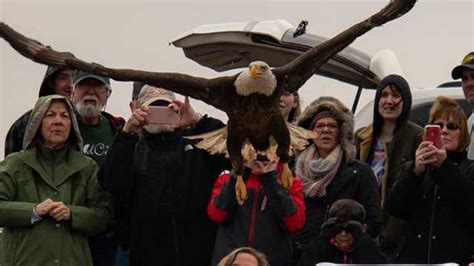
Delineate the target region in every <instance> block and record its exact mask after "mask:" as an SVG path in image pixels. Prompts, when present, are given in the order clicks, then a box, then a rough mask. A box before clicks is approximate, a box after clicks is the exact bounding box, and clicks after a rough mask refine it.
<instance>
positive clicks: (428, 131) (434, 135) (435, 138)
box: [424, 125, 442, 148]
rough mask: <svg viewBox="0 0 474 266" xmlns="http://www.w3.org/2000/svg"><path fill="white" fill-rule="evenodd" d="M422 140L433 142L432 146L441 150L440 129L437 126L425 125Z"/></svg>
mask: <svg viewBox="0 0 474 266" xmlns="http://www.w3.org/2000/svg"><path fill="white" fill-rule="evenodd" d="M424 139H425V141H431V142H433V145H435V146H436V147H438V148H441V146H442V145H441V127H440V126H438V125H426V126H425V137H424Z"/></svg>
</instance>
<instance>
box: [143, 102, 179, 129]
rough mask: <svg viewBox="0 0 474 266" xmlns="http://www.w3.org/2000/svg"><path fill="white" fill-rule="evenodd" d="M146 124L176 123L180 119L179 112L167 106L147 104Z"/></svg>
mask: <svg viewBox="0 0 474 266" xmlns="http://www.w3.org/2000/svg"><path fill="white" fill-rule="evenodd" d="M148 108H149V111H148V115H147V118H146V120H147V123H148V124H168V125H176V124H178V123H179V121H180V118H181V116H180V114H179V113H178V112H176V111H174V110H173V109H171V108H169V107H168V106H148Z"/></svg>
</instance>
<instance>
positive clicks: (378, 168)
mask: <svg viewBox="0 0 474 266" xmlns="http://www.w3.org/2000/svg"><path fill="white" fill-rule="evenodd" d="M370 167H371V168H372V171H374V174H375V178H376V179H377V183H378V184H379V186H380V184H381V183H382V178H383V176H384V174H385V143H384V142H383V141H382V140H380V139H377V143H376V144H375V147H374V158H373V159H372V162H371V163H370Z"/></svg>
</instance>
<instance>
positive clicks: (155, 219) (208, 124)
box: [99, 85, 228, 265]
mask: <svg viewBox="0 0 474 266" xmlns="http://www.w3.org/2000/svg"><path fill="white" fill-rule="evenodd" d="M136 103H137V108H136V109H135V110H134V112H133V114H132V116H131V117H130V118H129V119H128V121H127V123H126V124H125V126H124V128H123V129H122V131H121V132H120V133H119V134H118V135H117V137H116V138H115V139H114V142H113V144H112V147H111V149H110V151H109V153H108V154H107V158H106V160H105V163H104V165H103V167H102V169H101V172H100V174H99V182H100V183H101V185H102V187H103V188H104V189H105V190H107V191H109V192H111V193H112V195H114V196H115V197H117V198H120V203H121V204H122V206H121V208H120V209H119V210H118V211H117V213H119V214H121V215H120V216H118V215H117V216H116V219H118V221H117V223H118V225H119V226H118V227H119V228H118V231H120V232H122V233H124V231H125V233H124V234H123V235H124V236H125V237H124V238H123V239H121V240H122V242H121V244H122V245H126V246H128V248H129V252H130V253H129V254H130V265H210V262H211V256H212V252H213V248H214V240H215V234H216V225H215V224H214V223H213V222H212V221H210V220H209V219H208V217H207V214H206V206H207V202H208V200H209V198H210V196H211V189H212V185H213V183H214V181H215V180H216V178H217V176H218V175H219V173H220V172H222V170H224V169H225V167H226V166H228V163H227V161H226V160H225V158H224V157H223V156H211V155H210V154H208V153H207V152H205V151H202V150H198V149H197V148H196V147H195V146H194V145H193V143H192V141H191V140H188V139H185V138H184V137H183V136H185V135H190V134H199V133H204V132H207V131H211V130H214V129H217V128H220V127H222V126H224V125H223V124H222V122H220V121H218V120H216V119H213V118H209V117H207V116H203V117H200V116H199V115H198V114H196V113H195V112H194V110H193V109H192V107H191V105H190V103H189V99H188V98H185V101H184V102H180V101H177V100H176V98H175V95H174V93H172V92H170V91H167V90H164V89H161V88H156V87H152V86H149V85H145V87H143V88H142V89H141V92H140V94H139V96H138V99H137V102H136ZM149 106H162V107H165V108H166V107H167V108H170V109H172V110H174V111H176V112H178V113H179V115H180V121H179V122H178V124H174V125H173V124H151V123H148V121H149V119H150V109H151V108H150V107H149ZM154 115H156V114H154ZM124 214H126V215H124ZM127 225H128V227H127ZM121 226H124V227H125V230H121V229H123V228H124V227H121Z"/></svg>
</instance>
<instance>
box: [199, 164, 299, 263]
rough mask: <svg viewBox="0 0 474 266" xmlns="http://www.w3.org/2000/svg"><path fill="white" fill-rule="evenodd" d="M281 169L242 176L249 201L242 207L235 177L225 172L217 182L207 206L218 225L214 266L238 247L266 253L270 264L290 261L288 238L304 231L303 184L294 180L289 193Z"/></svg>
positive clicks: (280, 167)
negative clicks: (237, 198) (237, 193)
mask: <svg viewBox="0 0 474 266" xmlns="http://www.w3.org/2000/svg"><path fill="white" fill-rule="evenodd" d="M281 169H282V165H281V164H279V165H278V169H277V171H274V172H271V173H267V174H265V175H255V174H251V173H250V170H249V169H246V171H244V174H243V177H244V180H245V185H246V188H247V192H248V198H247V199H246V200H245V202H244V204H243V205H242V206H239V205H238V204H237V201H236V198H235V180H236V178H235V176H233V173H230V172H228V171H226V172H224V173H222V174H221V175H220V176H219V178H218V179H217V180H216V182H215V183H214V187H213V189H212V197H211V200H210V201H209V204H208V207H207V213H208V215H209V217H210V218H211V219H212V220H214V221H215V222H217V223H219V224H220V226H219V229H218V234H217V239H216V245H215V250H214V256H213V264H216V263H217V262H219V260H220V259H221V258H222V257H224V256H225V255H227V254H228V253H229V252H230V251H232V250H233V249H235V248H239V247H243V246H250V247H255V248H256V249H258V250H260V251H262V252H264V253H265V254H266V255H267V257H268V258H269V260H270V264H271V265H288V264H289V263H290V262H291V248H290V241H289V235H290V233H294V232H297V231H298V230H300V229H301V228H303V226H304V224H305V217H306V216H305V205H304V197H303V192H302V184H301V181H300V180H299V179H296V178H293V185H292V186H291V188H290V190H286V189H284V188H283V187H282V186H281V174H280V173H281Z"/></svg>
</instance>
